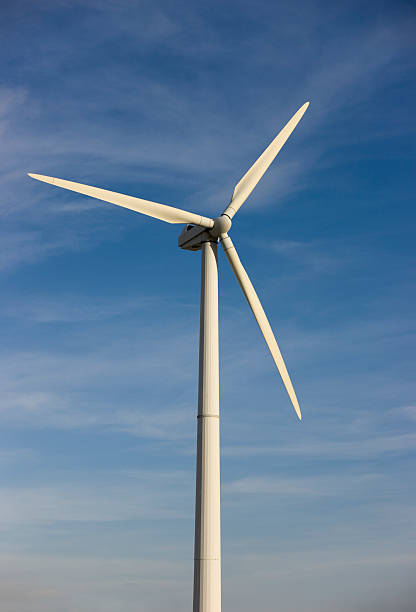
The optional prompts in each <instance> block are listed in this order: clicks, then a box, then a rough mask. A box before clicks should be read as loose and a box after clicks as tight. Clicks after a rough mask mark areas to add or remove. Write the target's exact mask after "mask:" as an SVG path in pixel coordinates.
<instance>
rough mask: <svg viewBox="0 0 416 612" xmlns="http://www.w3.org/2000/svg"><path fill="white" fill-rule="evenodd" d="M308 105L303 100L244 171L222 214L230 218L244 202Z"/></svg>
mask: <svg viewBox="0 0 416 612" xmlns="http://www.w3.org/2000/svg"><path fill="white" fill-rule="evenodd" d="M308 106H309V102H305V104H304V105H303V106H301V107H300V109H299V110H298V111H297V112H296V113H295V114H294V115H293V117H292V119H291V120H290V121H289V122H288V123H287V124H286V125H285V127H284V128H283V129H282V130H281V131H280V132H279V134H278V135H277V136H276V138H275V139H274V140H273V141H272V142H271V143H270V144H269V146H268V147H267V149H266V150H265V151H264V152H263V153H262V154H261V155H260V157H259V158H258V160H257V161H256V162H255V163H254V164H253V165H252V166H251V168H250V170H248V172H246V173H245V175H244V176H243V178H242V179H241V180H240V181H239V182H238V183H237V185H236V186H235V187H234V192H233V197H232V198H231V202H230V203H229V205H228V206H227V208H226V209H225V210H224V212H223V215H227V216H228V217H230V219H232V218H233V217H234V215H235V213H236V212H237V211H238V209H239V208H240V206H242V205H243V204H244V202H245V201H246V200H247V198H248V196H249V195H250V193H251V192H252V191H253V189H254V187H255V186H256V185H257V183H258V182H259V180H260V179H261V177H262V176H263V174H264V173H265V172H266V170H267V168H268V167H269V166H270V164H271V163H272V161H273V160H274V158H275V157H276V155H277V154H278V153H279V151H280V149H281V148H282V147H283V145H284V144H285V142H286V140H287V139H288V138H289V136H290V135H291V133H292V132H293V130H294V129H295V127H296V126H297V124H298V123H299V121H300V120H301V119H302V117H303V114H304V112H305V111H306V109H307V108H308Z"/></svg>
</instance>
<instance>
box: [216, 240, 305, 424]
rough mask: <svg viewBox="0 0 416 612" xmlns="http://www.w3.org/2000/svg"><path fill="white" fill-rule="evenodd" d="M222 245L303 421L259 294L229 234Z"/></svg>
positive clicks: (297, 412)
mask: <svg viewBox="0 0 416 612" xmlns="http://www.w3.org/2000/svg"><path fill="white" fill-rule="evenodd" d="M221 244H222V246H223V249H224V251H225V254H226V256H227V259H228V261H229V262H230V264H231V267H232V269H233V272H234V274H235V275H236V277H237V280H238V282H239V284H240V287H241V289H242V290H243V293H244V295H245V296H246V299H247V302H248V303H249V306H250V308H251V310H252V311H253V314H254V316H255V317H256V321H257V323H258V325H259V327H260V330H261V333H262V334H263V336H264V339H265V341H266V344H267V346H268V347H269V350H270V352H271V354H272V357H273V360H274V362H275V364H276V367H277V369H278V370H279V373H280V376H281V377H282V380H283V384H284V385H285V387H286V391H287V392H288V394H289V397H290V399H291V402H292V404H293V407H294V409H295V411H296V414H297V415H298V417H299V419H301V418H302V415H301V412H300V408H299V403H298V400H297V397H296V394H295V390H294V389H293V385H292V381H291V380H290V376H289V373H288V371H287V369H286V365H285V362H284V361H283V357H282V354H281V352H280V350H279V347H278V346H277V342H276V338H275V337H274V334H273V331H272V328H271V327H270V323H269V321H268V320H267V317H266V314H265V312H264V310H263V306H262V305H261V303H260V300H259V298H258V296H257V293H256V292H255V290H254V287H253V285H252V284H251V281H250V279H249V277H248V275H247V272H246V271H245V269H244V267H243V265H242V263H241V261H240V258H239V257H238V254H237V251H236V250H235V247H234V245H233V243H232V240H231V238H230V237H229V236H228V235H227V234H224V235H223V236H221Z"/></svg>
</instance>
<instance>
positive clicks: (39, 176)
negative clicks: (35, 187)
mask: <svg viewBox="0 0 416 612" xmlns="http://www.w3.org/2000/svg"><path fill="white" fill-rule="evenodd" d="M27 175H28V176H30V178H33V179H36V180H37V181H42V182H44V183H50V184H51V185H53V182H54V178H53V177H52V176H45V175H44V174H34V173H33V172H28V173H27Z"/></svg>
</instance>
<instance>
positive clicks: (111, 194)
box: [29, 173, 214, 229]
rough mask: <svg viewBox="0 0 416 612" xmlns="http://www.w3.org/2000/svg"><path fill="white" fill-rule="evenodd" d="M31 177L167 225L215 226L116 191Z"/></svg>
mask: <svg viewBox="0 0 416 612" xmlns="http://www.w3.org/2000/svg"><path fill="white" fill-rule="evenodd" d="M29 176H30V177H32V178H34V179H37V180H38V181H43V182H44V183H50V184H51V185H56V186H57V187H62V188H63V189H69V190H70V191H76V192H77V193H83V194H84V195H87V196H90V197H91V198H96V199H97V200H103V201H104V202H110V203H111V204H116V205H117V206H122V207H123V208H129V209H130V210H135V211H136V212H139V213H142V214H143V215H147V216H148V217H153V218H154V219H160V220H161V221H167V223H192V224H194V225H200V226H202V227H207V228H209V229H211V227H213V226H214V221H213V220H212V219H209V218H208V217H201V215H196V214H195V213H191V212H188V211H186V210H181V209H180V208H174V207H173V206H166V204H157V203H156V202H150V201H149V200H142V199H141V198H135V197H133V196H129V195H123V194H122V193H116V192H115V191H108V190H107V189H100V188H99V187H91V186H90V185H82V184H81V183H73V182H72V181H65V180H63V179H59V178H53V177H52V176H43V175H42V174H30V173H29Z"/></svg>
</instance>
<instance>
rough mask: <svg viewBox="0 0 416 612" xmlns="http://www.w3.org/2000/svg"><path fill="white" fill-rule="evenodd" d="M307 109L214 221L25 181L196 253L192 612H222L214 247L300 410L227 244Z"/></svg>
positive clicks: (95, 191) (83, 189) (75, 186)
mask: <svg viewBox="0 0 416 612" xmlns="http://www.w3.org/2000/svg"><path fill="white" fill-rule="evenodd" d="M308 106H309V102H306V103H305V104H304V105H303V106H302V107H301V108H300V109H299V110H298V111H297V113H295V115H293V117H292V118H291V119H290V121H289V122H288V123H287V124H286V125H285V127H284V128H283V129H282V130H281V132H279V134H278V135H277V136H276V138H275V139H274V140H273V142H272V143H271V144H270V145H269V146H268V147H267V149H266V150H265V151H264V152H263V153H262V155H260V157H259V158H258V160H257V161H256V162H255V163H254V164H253V166H252V167H251V168H250V170H248V172H247V173H246V174H245V175H244V176H243V178H242V179H241V180H240V181H239V182H238V183H237V185H236V186H235V188H234V192H233V196H232V198H231V202H230V203H229V205H228V206H227V208H226V209H225V210H224V212H223V213H222V214H221V216H219V217H217V218H216V219H210V218H208V217H202V216H201V215H197V214H195V213H191V212H188V211H185V210H181V209H179V208H174V207H172V206H166V205H164V204H157V203H155V202H149V201H148V200H142V199H140V198H135V197H133V196H128V195H123V194H120V193H115V192H114V191H108V190H107V189H99V188H98V187H90V186H89V185H81V184H80V183H73V182H71V181H65V180H62V179H58V178H53V177H50V176H43V175H40V174H29V176H31V177H32V178H34V179H37V180H39V181H43V182H45V183H51V184H52V185H56V186H57V187H63V188H64V189H69V190H71V191H76V192H78V193H83V194H85V195H88V196H91V197H92V198H97V199H98V200H104V201H105V202H111V203H112V204H117V205H118V206H122V207H124V208H129V209H130V210H134V211H136V212H140V213H142V214H144V215H147V216H149V217H154V218H155V219H161V220H162V221H167V222H168V223H186V224H187V225H186V226H185V228H184V230H183V231H182V233H181V234H180V236H179V239H178V244H179V246H180V247H181V248H182V249H187V250H190V251H199V250H202V268H201V318H200V344H199V386H198V417H197V418H198V432H197V462H196V504H195V562H194V599H193V610H194V612H220V610H221V537H220V448H219V360H218V268H217V244H218V242H221V245H222V247H223V249H224V251H225V254H226V256H227V259H228V261H229V262H230V265H231V268H232V269H233V272H234V274H235V276H236V277H237V280H238V282H239V284H240V287H241V289H242V290H243V293H244V295H245V296H246V299H247V301H248V303H249V306H250V308H251V310H252V311H253V314H254V316H255V318H256V320H257V323H258V324H259V327H260V330H261V332H262V334H263V336H264V339H265V341H266V344H267V346H268V347H269V350H270V352H271V354H272V357H273V359H274V362H275V364H276V366H277V369H278V370H279V373H280V375H281V377H282V379H283V383H284V385H285V387H286V390H287V392H288V394H289V397H290V399H291V402H292V404H293V407H294V409H295V411H296V414H297V415H298V417H299V419H301V418H302V417H301V412H300V408H299V403H298V400H297V398H296V394H295V391H294V389H293V386H292V382H291V380H290V377H289V374H288V371H287V369H286V366H285V363H284V361H283V358H282V355H281V353H280V350H279V347H278V346H277V342H276V339H275V337H274V334H273V331H272V329H271V327H270V324H269V321H268V320H267V317H266V315H265V313H264V310H263V307H262V305H261V303H260V300H259V298H258V297H257V294H256V292H255V290H254V287H253V285H252V284H251V281H250V279H249V277H248V275H247V273H246V271H245V269H244V268H243V265H242V263H241V261H240V258H239V257H238V254H237V251H236V250H235V247H234V245H233V243H232V241H231V238H230V237H229V236H228V233H227V232H228V231H229V229H230V228H231V220H232V218H233V217H234V215H235V214H236V212H237V211H238V210H239V208H240V206H242V204H244V202H245V201H246V199H247V198H248V196H249V195H250V193H251V192H252V191H253V189H254V187H255V186H256V185H257V183H258V182H259V180H260V179H261V178H262V176H263V174H264V173H265V172H266V170H267V168H268V167H269V166H270V164H271V163H272V161H273V160H274V158H275V157H276V155H277V154H278V153H279V151H280V149H281V148H282V147H283V145H284V144H285V142H286V140H287V139H288V138H289V136H290V134H291V133H292V132H293V130H294V129H295V127H296V125H297V124H298V123H299V121H300V120H301V118H302V116H303V114H304V112H305V111H306V109H307V108H308Z"/></svg>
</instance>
